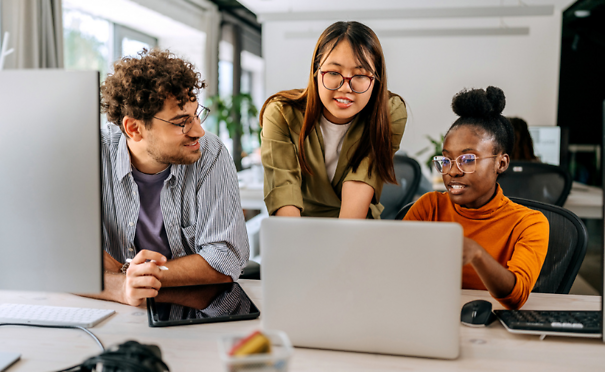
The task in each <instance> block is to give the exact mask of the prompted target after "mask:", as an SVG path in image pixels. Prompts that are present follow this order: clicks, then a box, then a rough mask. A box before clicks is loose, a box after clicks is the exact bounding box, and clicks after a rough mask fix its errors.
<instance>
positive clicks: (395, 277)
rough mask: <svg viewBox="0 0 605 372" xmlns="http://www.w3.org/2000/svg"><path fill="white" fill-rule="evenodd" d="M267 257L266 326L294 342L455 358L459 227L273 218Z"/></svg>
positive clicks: (265, 227) (264, 244) (265, 233)
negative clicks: (285, 334)
mask: <svg viewBox="0 0 605 372" xmlns="http://www.w3.org/2000/svg"><path fill="white" fill-rule="evenodd" d="M261 250H262V265H261V276H262V279H263V280H262V287H263V306H262V315H261V320H262V326H263V328H264V329H278V330H282V331H285V332H286V333H287V334H288V336H289V337H290V339H291V341H292V344H293V345H295V346H299V347H311V348H321V349H334V350H350V351H360V352H372V353H384V354H396V355H410V356H422V357H434V358H456V357H457V356H458V353H459V329H460V287H461V277H462V273H461V271H462V227H461V226H460V225H458V224H455V223H442V222H403V221H384V220H383V221H372V220H339V219H326V218H288V217H281V218H280V217H270V218H267V219H265V220H263V222H262V225H261Z"/></svg>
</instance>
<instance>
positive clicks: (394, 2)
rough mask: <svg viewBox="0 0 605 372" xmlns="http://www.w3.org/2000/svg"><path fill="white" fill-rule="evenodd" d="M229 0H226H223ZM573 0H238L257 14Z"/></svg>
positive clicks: (562, 4) (566, 2)
mask: <svg viewBox="0 0 605 372" xmlns="http://www.w3.org/2000/svg"><path fill="white" fill-rule="evenodd" d="M225 1H227V2H229V0H225ZM573 2H574V0H522V1H521V0H372V1H367V0H348V1H347V2H346V7H345V8H343V3H342V2H339V1H325V0H305V1H300V0H239V3H241V4H242V5H244V6H245V7H246V8H248V9H249V10H250V11H252V12H254V13H255V14H256V15H260V14H267V13H284V12H321V11H324V10H325V11H335V10H342V11H351V10H390V9H406V8H429V9H431V8H433V9H444V8H446V9H447V8H460V7H462V8H465V7H501V6H507V7H512V6H515V7H516V6H521V7H522V6H543V5H554V6H555V7H556V8H558V9H565V8H567V7H568V6H569V5H571V4H572V3H573Z"/></svg>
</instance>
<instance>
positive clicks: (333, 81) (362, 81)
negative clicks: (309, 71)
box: [319, 70, 374, 93]
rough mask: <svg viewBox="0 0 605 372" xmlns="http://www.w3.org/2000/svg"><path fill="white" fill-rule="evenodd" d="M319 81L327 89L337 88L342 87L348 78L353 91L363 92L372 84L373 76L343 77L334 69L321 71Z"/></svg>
mask: <svg viewBox="0 0 605 372" xmlns="http://www.w3.org/2000/svg"><path fill="white" fill-rule="evenodd" d="M319 73H320V74H321V82H322V84H323V85H324V87H325V88H326V89H328V90H337V89H340V87H342V85H343V84H344V83H345V80H348V82H349V87H350V88H351V90H352V91H353V92H355V93H365V92H367V91H368V89H370V86H371V85H372V81H373V80H374V77H373V76H366V75H353V76H351V77H344V76H342V74H340V73H339V72H336V71H321V70H319Z"/></svg>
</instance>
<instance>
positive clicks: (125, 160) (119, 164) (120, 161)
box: [116, 134, 132, 181]
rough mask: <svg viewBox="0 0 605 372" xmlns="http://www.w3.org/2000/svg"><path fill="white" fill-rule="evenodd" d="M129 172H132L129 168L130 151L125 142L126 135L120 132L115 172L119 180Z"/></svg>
mask: <svg viewBox="0 0 605 372" xmlns="http://www.w3.org/2000/svg"><path fill="white" fill-rule="evenodd" d="M130 172H132V169H131V168H130V152H129V151H128V145H127V144H126V136H125V135H124V134H122V136H120V142H118V155H117V158H116V174H117V176H118V179H119V180H120V181H121V180H122V179H123V178H124V177H126V176H127V175H128V174H130Z"/></svg>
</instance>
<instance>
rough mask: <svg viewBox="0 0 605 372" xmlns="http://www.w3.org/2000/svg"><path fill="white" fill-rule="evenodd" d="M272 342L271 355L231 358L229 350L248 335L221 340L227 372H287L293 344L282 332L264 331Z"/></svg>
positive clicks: (222, 355)
mask: <svg viewBox="0 0 605 372" xmlns="http://www.w3.org/2000/svg"><path fill="white" fill-rule="evenodd" d="M262 332H263V334H264V335H265V336H267V337H268V338H269V340H271V353H269V354H251V355H246V356H231V355H229V350H231V348H232V347H233V345H235V344H236V343H238V342H239V341H240V340H241V339H243V338H245V337H246V336H248V335H243V334H240V335H232V336H226V337H223V338H221V339H220V340H219V345H218V347H219V353H220V355H221V359H222V360H223V362H224V364H225V371H227V372H285V371H287V370H288V362H289V360H290V356H291V355H292V344H291V343H290V339H288V336H287V335H286V334H285V333H284V332H282V331H262Z"/></svg>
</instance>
